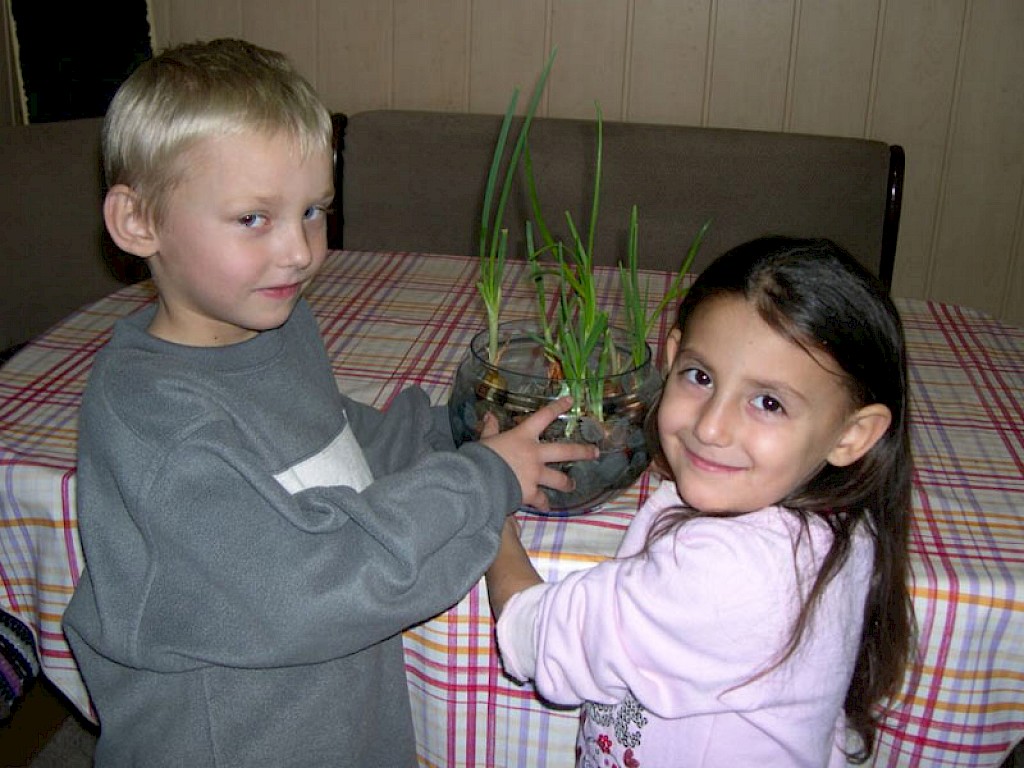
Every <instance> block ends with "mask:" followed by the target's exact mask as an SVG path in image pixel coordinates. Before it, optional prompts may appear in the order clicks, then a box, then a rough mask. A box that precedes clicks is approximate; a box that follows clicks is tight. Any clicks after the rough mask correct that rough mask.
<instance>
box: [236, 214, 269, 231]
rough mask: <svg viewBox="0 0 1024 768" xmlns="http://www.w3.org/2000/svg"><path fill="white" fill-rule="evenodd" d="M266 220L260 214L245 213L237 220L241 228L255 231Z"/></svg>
mask: <svg viewBox="0 0 1024 768" xmlns="http://www.w3.org/2000/svg"><path fill="white" fill-rule="evenodd" d="M266 220H267V217H266V216H264V215H263V214H262V213H247V214H245V215H244V216H240V217H239V218H238V223H239V224H241V225H242V226H243V227H249V228H250V229H255V228H256V227H260V226H263V224H264V223H265V222H266Z"/></svg>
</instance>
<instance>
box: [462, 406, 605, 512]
mask: <svg viewBox="0 0 1024 768" xmlns="http://www.w3.org/2000/svg"><path fill="white" fill-rule="evenodd" d="M571 407H572V398H571V397H563V398H559V399H558V400H555V401H553V402H551V403H548V404H547V405H545V406H544V407H543V408H541V409H540V410H539V411H537V412H536V413H534V414H532V415H530V416H529V417H528V418H527V419H525V420H524V421H523V422H522V423H521V424H518V425H517V426H515V427H513V428H512V429H510V430H508V431H507V432H501V433H499V432H498V431H497V425H496V423H495V421H494V419H493V417H491V418H490V419H489V420H487V419H485V422H484V428H483V430H482V432H481V435H480V441H481V442H482V443H483V444H484V445H486V446H487V447H488V448H490V449H491V450H492V451H494V452H495V453H496V454H498V455H499V456H501V458H503V459H504V460H505V461H506V462H507V463H508V465H509V466H510V467H511V468H512V471H513V472H515V475H516V478H517V479H518V480H519V485H520V487H521V488H522V492H523V503H524V504H528V505H529V506H531V507H533V508H534V509H541V510H544V509H547V508H548V497H547V496H546V495H545V494H544V491H543V490H542V489H541V487H540V486H546V487H548V488H553V489H555V490H556V491H571V490H572V489H573V482H572V479H571V478H570V477H569V476H568V475H566V474H565V473H564V472H560V471H559V470H557V469H555V468H553V467H549V466H548V464H553V463H558V462H563V461H589V460H592V459H596V458H597V457H598V450H597V447H596V446H593V445H584V444H580V443H542V442H541V441H540V435H541V433H542V432H544V430H545V429H546V428H547V426H548V424H550V423H551V422H552V421H554V420H555V419H557V418H558V416H559V415H561V414H563V413H565V412H566V411H567V410H569V408H571Z"/></svg>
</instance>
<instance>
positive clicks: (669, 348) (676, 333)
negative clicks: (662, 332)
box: [662, 328, 683, 374]
mask: <svg viewBox="0 0 1024 768" xmlns="http://www.w3.org/2000/svg"><path fill="white" fill-rule="evenodd" d="M682 341H683V332H682V331H681V330H679V329H678V328H673V329H672V330H671V331H669V332H668V336H666V337H665V359H664V360H663V361H662V366H663V370H662V373H666V374H667V373H668V372H669V370H670V369H671V368H672V361H673V360H675V359H676V352H678V351H679V345H680V344H681V343H682Z"/></svg>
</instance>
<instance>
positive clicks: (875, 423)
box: [827, 403, 892, 467]
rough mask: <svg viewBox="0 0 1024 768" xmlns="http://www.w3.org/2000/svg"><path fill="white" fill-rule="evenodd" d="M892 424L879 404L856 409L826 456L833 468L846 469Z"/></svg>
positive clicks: (888, 415)
mask: <svg viewBox="0 0 1024 768" xmlns="http://www.w3.org/2000/svg"><path fill="white" fill-rule="evenodd" d="M891 422H892V413H891V412H890V411H889V409H888V408H887V407H886V406H884V405H882V404H881V403H873V404H871V405H866V406H864V407H863V408H860V409H858V410H857V411H856V412H855V413H854V414H853V415H852V416H850V418H849V419H848V420H847V422H846V429H845V431H844V432H843V434H842V436H841V437H840V438H839V441H838V442H837V443H836V444H835V446H834V447H833V448H832V451H831V452H830V453H829V455H828V459H827V460H828V463H829V464H831V465H832V466H834V467H846V466H849V465H850V464H853V462H855V461H857V459H859V458H860V457H861V456H863V455H864V454H865V453H867V452H868V451H870V450H871V449H872V448H873V447H874V445H875V443H877V442H878V441H879V440H880V439H881V437H882V435H884V434H885V431H886V430H887V429H888V428H889V424H890V423H891Z"/></svg>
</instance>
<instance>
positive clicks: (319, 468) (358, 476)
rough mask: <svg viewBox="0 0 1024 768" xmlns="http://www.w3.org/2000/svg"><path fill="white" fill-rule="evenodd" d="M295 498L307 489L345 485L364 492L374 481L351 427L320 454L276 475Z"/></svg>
mask: <svg viewBox="0 0 1024 768" xmlns="http://www.w3.org/2000/svg"><path fill="white" fill-rule="evenodd" d="M274 479H275V480H277V482H279V483H280V484H281V485H282V486H284V489H285V490H286V491H288V493H290V494H292V495H293V496H294V495H295V494H296V493H298V492H299V491H304V490H306V489H307V488H330V487H333V486H339V485H344V486H348V487H349V488H355V489H356V490H357V491H362V490H363V489H364V488H366V486H368V485H369V484H370V483H372V482H373V473H372V472H371V471H370V467H369V465H368V464H367V463H366V457H365V456H364V455H363V449H362V448H360V447H359V443H358V442H356V437H355V435H354V434H352V427H350V426H349V425H348V424H346V425H345V427H344V429H342V430H341V432H340V433H339V434H338V436H337V437H336V438H334V439H333V440H332V441H331V442H330V443H329V444H328V445H327V447H325V448H324V449H323V450H322V451H320V453H318V454H316V455H315V456H310V457H309V458H308V459H305V460H303V461H301V462H299V463H298V464H296V465H295V466H293V467H289V468H288V469H285V470H283V471H281V472H278V473H277V474H276V475H274Z"/></svg>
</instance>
